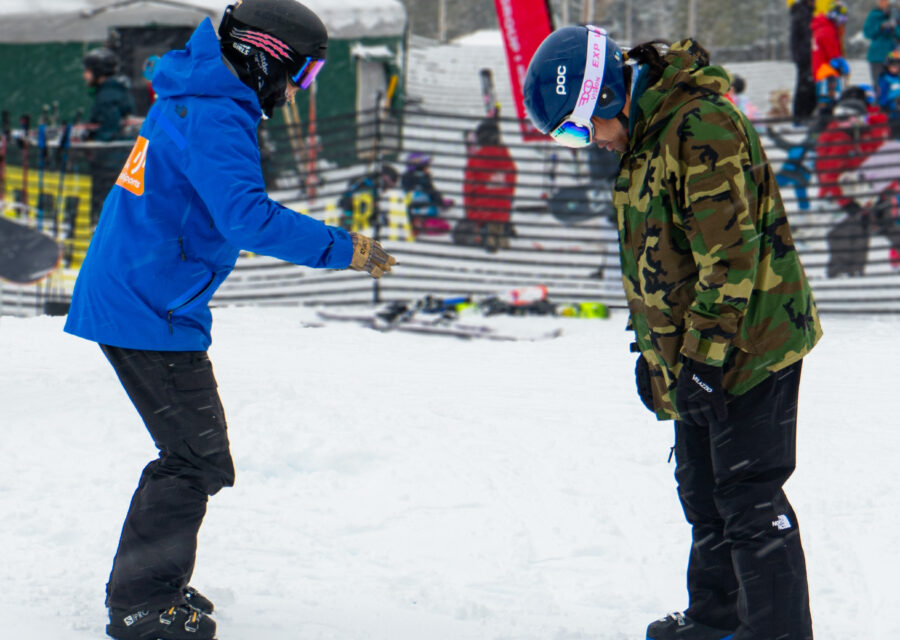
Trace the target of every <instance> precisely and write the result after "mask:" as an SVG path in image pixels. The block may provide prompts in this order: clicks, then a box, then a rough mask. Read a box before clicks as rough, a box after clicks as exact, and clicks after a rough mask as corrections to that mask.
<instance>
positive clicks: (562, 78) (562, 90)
mask: <svg viewBox="0 0 900 640" xmlns="http://www.w3.org/2000/svg"><path fill="white" fill-rule="evenodd" d="M556 93H557V94H558V95H561V96H564V95H566V65H564V64H561V65H559V66H558V67H556Z"/></svg>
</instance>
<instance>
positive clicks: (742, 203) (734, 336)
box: [524, 27, 822, 640]
mask: <svg viewBox="0 0 900 640" xmlns="http://www.w3.org/2000/svg"><path fill="white" fill-rule="evenodd" d="M579 29H580V30H585V29H587V35H586V36H585V34H583V33H581V32H579V31H577V30H579ZM569 30H575V31H569ZM592 30H594V31H596V32H601V30H596V29H595V28H592V27H566V28H563V29H561V30H558V31H556V32H554V33H553V34H551V35H550V36H548V38H547V39H546V40H545V41H544V43H543V44H542V45H541V47H539V48H538V50H537V52H536V53H535V55H534V57H533V58H532V61H531V64H530V66H529V70H528V72H527V74H526V81H525V91H524V93H525V104H526V108H527V109H528V112H529V115H530V116H531V119H532V122H533V123H534V124H535V126H536V127H538V129H540V130H541V131H543V132H544V133H548V134H549V135H551V137H553V138H554V139H556V140H557V142H560V143H561V144H565V145H566V146H573V147H574V146H586V145H588V144H592V143H593V144H596V145H598V146H600V147H603V148H606V149H609V150H613V151H618V152H619V153H620V154H621V161H620V167H619V172H618V175H617V177H616V181H615V186H614V190H613V203H614V205H615V207H616V211H617V215H618V229H619V245H620V260H621V266H622V277H623V282H624V286H625V294H626V298H627V301H628V309H629V322H628V327H629V329H630V330H632V331H633V332H634V337H635V341H634V343H633V345H632V350H633V351H636V352H639V354H640V355H639V357H638V361H637V366H636V369H635V371H636V379H637V386H638V392H639V395H640V397H641V400H642V401H643V402H644V404H645V405H646V406H647V408H648V409H650V410H651V411H652V412H653V413H654V414H655V415H656V417H657V419H659V420H669V419H674V420H675V446H674V447H673V450H674V453H675V457H676V470H675V476H676V480H677V481H678V493H679V498H680V500H681V504H682V507H683V509H684V512H685V516H686V518H687V520H688V522H689V523H690V524H691V525H692V534H693V544H692V545H691V552H690V556H689V561H688V571H687V574H688V575H687V583H688V594H689V598H690V603H689V607H688V608H687V610H685V612H684V613H683V614H682V613H677V614H670V615H669V616H667V617H666V618H663V619H661V620H659V621H656V622H654V623H652V624H651V625H650V626H649V627H648V630H647V638H648V640H674V638H676V637H677V638H679V639H681V640H732V639H733V640H775V639H776V638H778V639H781V640H811V639H812V622H811V617H810V611H809V596H808V586H807V578H806V566H805V559H804V554H803V549H802V546H801V544H800V536H799V529H798V525H797V518H796V514H795V513H794V511H793V508H792V507H791V505H790V503H789V502H788V499H787V497H786V495H785V494H784V491H783V489H782V486H783V484H784V482H785V481H786V480H787V479H788V477H790V475H791V473H792V472H793V470H794V467H795V461H796V451H795V446H796V444H795V443H796V418H797V398H798V392H799V378H800V369H801V364H802V359H803V357H804V356H805V355H806V354H807V353H809V351H810V350H811V349H812V348H813V346H814V345H815V344H816V342H817V341H818V340H819V338H820V337H821V336H822V328H821V325H820V322H819V318H818V314H817V312H816V305H815V302H814V300H813V296H812V293H811V290H810V287H809V283H808V281H807V278H806V275H805V273H804V270H803V267H802V265H801V263H800V259H799V256H798V255H797V251H796V249H795V247H794V243H793V239H792V237H791V231H790V226H789V224H788V220H787V217H786V214H785V210H784V205H783V202H782V199H781V195H780V193H779V190H778V186H777V184H776V180H775V174H774V172H773V170H772V168H771V166H770V165H769V162H768V160H767V158H766V155H765V153H764V151H763V149H762V147H761V145H760V141H759V138H758V136H757V134H756V132H755V131H754V129H753V127H752V125H751V124H750V123H749V121H748V120H747V119H746V117H745V116H744V115H743V114H741V113H740V111H739V110H738V109H736V108H735V107H734V105H733V104H732V103H731V102H729V101H728V100H727V99H725V97H724V94H725V92H726V91H727V90H728V87H729V86H730V83H731V79H730V77H729V75H728V73H727V72H726V71H725V70H724V69H722V68H721V67H717V66H711V65H710V64H709V55H708V53H707V52H706V51H705V50H704V49H703V48H702V47H701V46H700V45H699V44H697V43H696V42H694V41H692V40H683V41H681V42H678V43H675V44H673V45H671V46H669V47H668V48H667V50H666V52H665V54H663V53H661V52H660V49H664V48H663V47H660V46H658V43H649V44H645V45H640V46H638V47H635V48H633V49H631V50H630V51H629V52H627V53H626V54H625V55H624V56H621V53H620V52H618V51H617V47H613V48H612V49H611V48H610V47H609V42H611V41H610V40H609V39H608V38H606V37H605V35H604V36H603V37H604V38H606V43H605V46H606V47H607V49H606V53H607V55H606V59H605V66H604V64H603V63H602V59H598V58H599V57H598V56H597V52H598V51H602V50H603V47H604V42H603V41H602V40H600V39H599V36H597V35H595V34H594V33H592ZM585 38H587V46H586V47H585V45H584V44H582V43H583V42H584V41H585ZM664 50H665V49H664ZM590 53H592V54H593V55H592V56H591V57H590V59H588V58H589V55H588V54H590ZM598 62H599V63H598ZM629 62H630V63H631V64H629ZM592 66H593V67H595V68H597V69H599V70H597V71H591V67H592ZM582 68H583V69H585V71H584V73H583V74H579V73H578V72H573V71H572V70H573V69H577V70H579V71H580V70H581V69H582ZM591 74H597V75H594V76H593V77H592V75H591ZM599 78H602V82H597V80H598V79H599ZM579 83H581V87H580V90H579ZM598 85H599V87H598ZM560 86H562V87H563V88H562V89H560V88H559V87H560ZM557 96H559V97H558V98H557ZM567 96H572V98H571V100H570V101H569V102H568V103H567V102H566V100H568V99H569V98H567ZM591 96H593V100H594V105H595V106H592V105H591V104H590V98H591ZM576 98H577V102H576ZM586 98H587V99H586ZM554 101H556V102H554ZM586 102H587V103H588V107H587V108H593V111H592V112H588V116H589V119H588V118H587V117H585V107H584V104H585V103H586Z"/></svg>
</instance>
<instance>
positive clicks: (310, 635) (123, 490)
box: [0, 307, 900, 640]
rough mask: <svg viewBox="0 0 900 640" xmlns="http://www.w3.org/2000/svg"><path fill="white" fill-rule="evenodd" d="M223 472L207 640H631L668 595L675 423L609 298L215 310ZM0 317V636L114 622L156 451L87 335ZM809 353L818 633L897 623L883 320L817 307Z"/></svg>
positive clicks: (199, 569)
mask: <svg viewBox="0 0 900 640" xmlns="http://www.w3.org/2000/svg"><path fill="white" fill-rule="evenodd" d="M214 318H215V325H214V330H213V331H214V343H213V346H212V348H211V350H210V355H211V358H212V360H213V363H214V365H215V368H216V374H217V377H218V380H219V387H220V392H221V395H222V399H223V402H224V404H225V408H226V413H227V417H228V423H229V432H230V438H231V444H232V453H233V456H234V460H235V466H236V469H237V484H236V486H235V487H234V488H231V489H225V490H223V491H222V492H220V493H219V494H218V495H216V496H214V497H213V498H211V500H210V506H209V510H208V514H207V517H206V520H205V522H204V525H203V528H202V530H201V534H200V548H199V556H198V559H197V566H196V570H195V573H194V577H193V581H192V583H193V584H194V585H195V586H196V587H197V588H199V589H200V590H201V591H202V592H204V593H205V594H206V595H208V596H210V597H211V598H212V599H213V600H214V601H215V603H216V605H217V608H218V611H217V613H216V614H215V618H216V620H217V621H218V625H219V638H221V639H222V640H296V639H301V638H302V639H304V640H364V639H365V640H369V639H371V640H423V639H427V640H469V639H472V640H475V639H478V640H488V639H489V640H512V639H515V640H538V639H540V640H548V639H553V640H576V639H588V638H590V639H596V640H613V639H626V638H630V639H635V640H636V639H640V638H643V633H644V629H645V627H646V625H647V623H648V622H650V621H651V620H652V619H654V618H656V617H659V616H661V615H662V614H664V613H666V612H667V611H671V610H675V609H681V608H684V607H685V606H686V601H685V600H686V596H685V590H684V572H685V564H686V560H687V554H688V548H689V544H690V537H689V528H688V526H687V525H686V524H685V522H684V519H683V514H682V512H681V508H680V506H679V504H678V500H677V497H676V493H675V483H674V479H673V471H674V463H667V457H668V455H669V447H670V446H671V445H672V437H673V436H672V425H671V423H670V422H657V421H656V420H655V418H654V417H653V416H651V415H650V414H649V413H648V412H647V411H646V410H645V409H644V408H643V407H642V405H641V404H640V402H639V401H638V399H637V396H636V393H635V391H634V383H633V375H632V371H633V365H634V356H633V355H632V354H630V353H629V352H628V342H629V335H628V333H627V332H626V331H625V330H624V325H625V315H624V313H623V312H617V313H614V314H613V316H612V318H611V319H608V320H576V319H566V318H524V319H519V318H497V319H489V320H491V321H493V322H496V323H499V324H500V325H502V326H503V329H504V330H509V331H519V330H521V329H523V328H527V329H528V330H529V331H532V330H537V329H541V330H543V329H549V328H557V327H560V328H562V329H563V335H562V336H561V337H559V338H556V339H552V340H541V341H533V342H531V341H520V342H490V341H484V340H480V341H477V340H473V341H464V340H459V339H455V338H448V337H435V336H421V335H413V334H409V333H396V332H395V333H378V332H375V331H373V330H371V329H366V328H363V327H359V326H356V325H351V324H346V323H329V324H326V325H325V326H313V325H316V324H318V321H317V317H316V314H315V312H314V310H312V309H309V308H303V307H296V308H256V309H251V308H222V309H215V310H214ZM62 324H63V320H62V319H61V318H50V317H39V318H30V319H18V318H9V317H4V318H2V320H0V359H2V362H3V367H2V370H0V422H2V431H0V433H2V436H0V437H2V446H0V513H2V514H3V517H2V518H0V549H2V561H0V593H3V598H2V599H0V637H2V638H10V639H15V640H23V639H27V640H87V639H89V638H101V637H105V636H104V625H105V622H106V611H105V609H104V605H103V599H104V584H105V581H106V578H107V576H108V572H109V568H110V563H111V559H112V556H113V553H114V550H115V546H116V542H117V539H118V534H119V529H120V527H121V522H122V518H123V516H124V514H125V510H126V508H127V506H128V502H129V499H130V496H131V493H132V491H133V490H134V488H135V486H136V484H137V480H138V476H139V474H140V471H141V469H142V467H143V466H144V464H146V462H147V461H149V459H151V458H152V457H153V456H154V455H155V453H156V451H155V449H154V447H153V444H152V442H151V440H150V437H149V436H148V434H147V433H146V431H145V429H144V427H143V425H142V423H141V422H140V419H139V417H138V415H137V413H136V412H135V411H134V409H133V408H132V406H131V404H130V402H129V401H128V399H127V397H126V395H125V393H124V391H123V390H122V389H121V387H120V386H119V383H118V381H117V380H116V378H115V375H114V373H113V371H112V368H111V367H110V366H109V365H108V364H107V362H106V361H105V359H104V358H103V356H102V354H101V353H100V350H99V349H98V348H97V346H96V345H94V344H92V343H89V342H86V341H83V340H80V339H77V338H74V337H71V336H68V335H66V334H64V333H63V332H62ZM823 326H824V329H825V337H824V338H823V340H822V342H821V343H820V344H819V346H818V347H817V348H816V349H815V350H814V351H813V352H812V354H810V355H809V356H808V357H807V358H806V361H805V363H804V371H803V382H802V384H801V399H800V422H799V429H798V431H799V436H798V440H799V446H798V448H799V461H798V468H797V471H796V473H795V474H794V477H793V478H792V479H791V480H790V482H789V484H788V487H787V491H788V495H789V496H790V498H791V500H792V502H793V505H794V507H795V509H796V511H797V514H798V517H799V519H800V526H801V531H802V536H803V542H804V546H805V549H806V553H807V562H808V566H809V581H810V589H811V605H812V612H813V620H814V626H815V630H816V635H817V637H819V638H822V639H826V638H829V639H837V638H840V639H841V640H882V639H887V638H896V637H898V636H900V617H898V616H897V611H898V608H900V606H898V605H900V595H898V592H900V590H898V589H897V576H898V575H900V553H898V548H897V540H898V537H897V536H898V533H897V532H898V529H900V526H898V525H900V515H898V514H900V491H898V490H897V487H896V478H897V474H896V471H895V470H896V466H897V457H898V452H900V429H898V428H897V418H896V415H895V414H896V411H895V409H894V408H892V407H893V405H891V399H892V398H894V397H895V396H896V393H897V389H896V384H897V383H896V380H897V378H896V375H894V371H895V370H896V364H897V360H898V358H897V356H898V349H897V346H896V344H897V343H896V339H897V338H896V336H897V335H898V334H900V317H896V316H887V317H847V316H825V317H824V318H823Z"/></svg>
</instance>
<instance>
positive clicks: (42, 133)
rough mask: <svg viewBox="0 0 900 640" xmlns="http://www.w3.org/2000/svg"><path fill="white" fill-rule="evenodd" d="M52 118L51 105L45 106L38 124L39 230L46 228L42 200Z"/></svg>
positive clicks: (37, 202)
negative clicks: (48, 124)
mask: <svg viewBox="0 0 900 640" xmlns="http://www.w3.org/2000/svg"><path fill="white" fill-rule="evenodd" d="M49 117H50V105H46V104H45V105H44V109H43V111H42V112H41V119H40V123H39V124H38V185H37V201H36V204H37V228H38V230H39V231H40V230H41V229H43V228H44V208H43V207H42V206H41V204H42V203H41V199H42V197H43V194H44V164H45V162H46V160H47V120H48V119H49Z"/></svg>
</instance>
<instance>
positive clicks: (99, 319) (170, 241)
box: [65, 19, 353, 351]
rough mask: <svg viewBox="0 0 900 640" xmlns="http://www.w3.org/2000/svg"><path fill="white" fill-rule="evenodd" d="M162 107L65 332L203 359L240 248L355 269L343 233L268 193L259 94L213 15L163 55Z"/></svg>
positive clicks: (134, 160)
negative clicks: (231, 60)
mask: <svg viewBox="0 0 900 640" xmlns="http://www.w3.org/2000/svg"><path fill="white" fill-rule="evenodd" d="M153 87H154V89H155V90H156V92H157V96H158V97H157V100H156V102H155V103H154V105H153V107H152V108H151V109H150V112H149V113H148V115H147V118H146V120H145V121H144V124H143V126H142V128H141V132H140V135H139V136H138V139H137V141H136V142H135V146H134V148H133V149H132V151H131V155H130V156H129V158H128V160H127V161H126V163H125V166H124V167H123V169H122V172H121V174H120V175H119V178H118V180H117V182H116V185H115V186H114V187H113V188H112V190H111V191H110V193H109V195H108V196H107V198H106V201H105V203H104V205H103V211H102V213H101V215H100V221H99V224H98V225H97V229H96V231H95V232H94V236H93V238H92V239H91V244H90V247H89V248H88V252H87V256H86V258H85V261H84V263H83V264H82V266H81V269H80V272H79V274H78V279H77V281H76V282H75V290H74V292H73V296H72V304H71V307H70V310H69V315H68V319H67V321H66V325H65V331H67V332H68V333H71V334H73V335H76V336H80V337H82V338H86V339H88V340H93V341H95V342H99V343H101V344H107V345H111V346H116V347H124V348H128V349H147V350H154V351H205V350H206V349H207V348H208V347H209V345H210V342H211V338H210V327H211V325H212V315H211V314H210V311H209V306H208V303H209V300H210V298H211V297H212V295H213V293H214V292H215V291H216V289H217V288H218V287H219V285H221V284H222V281H223V280H225V278H226V277H227V276H228V274H229V273H230V272H231V270H232V269H233V268H234V263H235V261H236V260H237V257H238V253H239V251H240V249H245V250H248V251H253V252H255V253H261V254H265V255H269V256H274V257H276V258H280V259H282V260H286V261H289V262H293V263H296V264H301V265H307V266H310V267H322V268H336V269H343V268H346V267H347V266H349V264H350V260H351V258H352V255H353V243H352V241H351V239H350V236H349V234H348V233H347V232H346V231H344V230H343V229H339V228H336V227H330V226H327V225H325V224H323V223H322V222H320V221H318V220H315V219H313V218H310V217H308V216H304V215H301V214H299V213H296V212H294V211H291V210H290V209H287V208H285V207H283V206H282V205H280V204H279V203H277V202H275V201H274V200H272V199H270V198H269V197H268V195H267V194H266V190H265V185H264V183H263V177H262V170H261V168H260V156H259V147H258V144H257V138H256V128H257V125H258V123H259V120H260V117H261V115H262V112H261V110H260V106H259V100H258V99H257V97H256V94H255V93H254V92H253V91H252V90H251V89H250V88H249V87H247V86H246V85H244V84H243V83H242V82H241V81H240V80H238V78H237V76H235V75H234V74H233V73H232V72H231V70H230V69H229V68H228V67H226V66H225V64H224V63H223V61H222V57H221V53H220V49H219V40H218V38H217V36H216V32H215V30H214V28H213V26H212V23H211V22H210V21H209V19H206V20H204V21H203V23H202V24H200V26H199V27H197V30H196V31H195V32H194V34H193V35H192V36H191V39H190V41H189V42H188V43H187V46H186V48H185V49H184V50H176V51H171V52H169V53H168V54H166V55H165V56H163V57H162V58H161V59H160V61H159V63H158V65H157V71H156V74H155V76H154V78H153Z"/></svg>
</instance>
